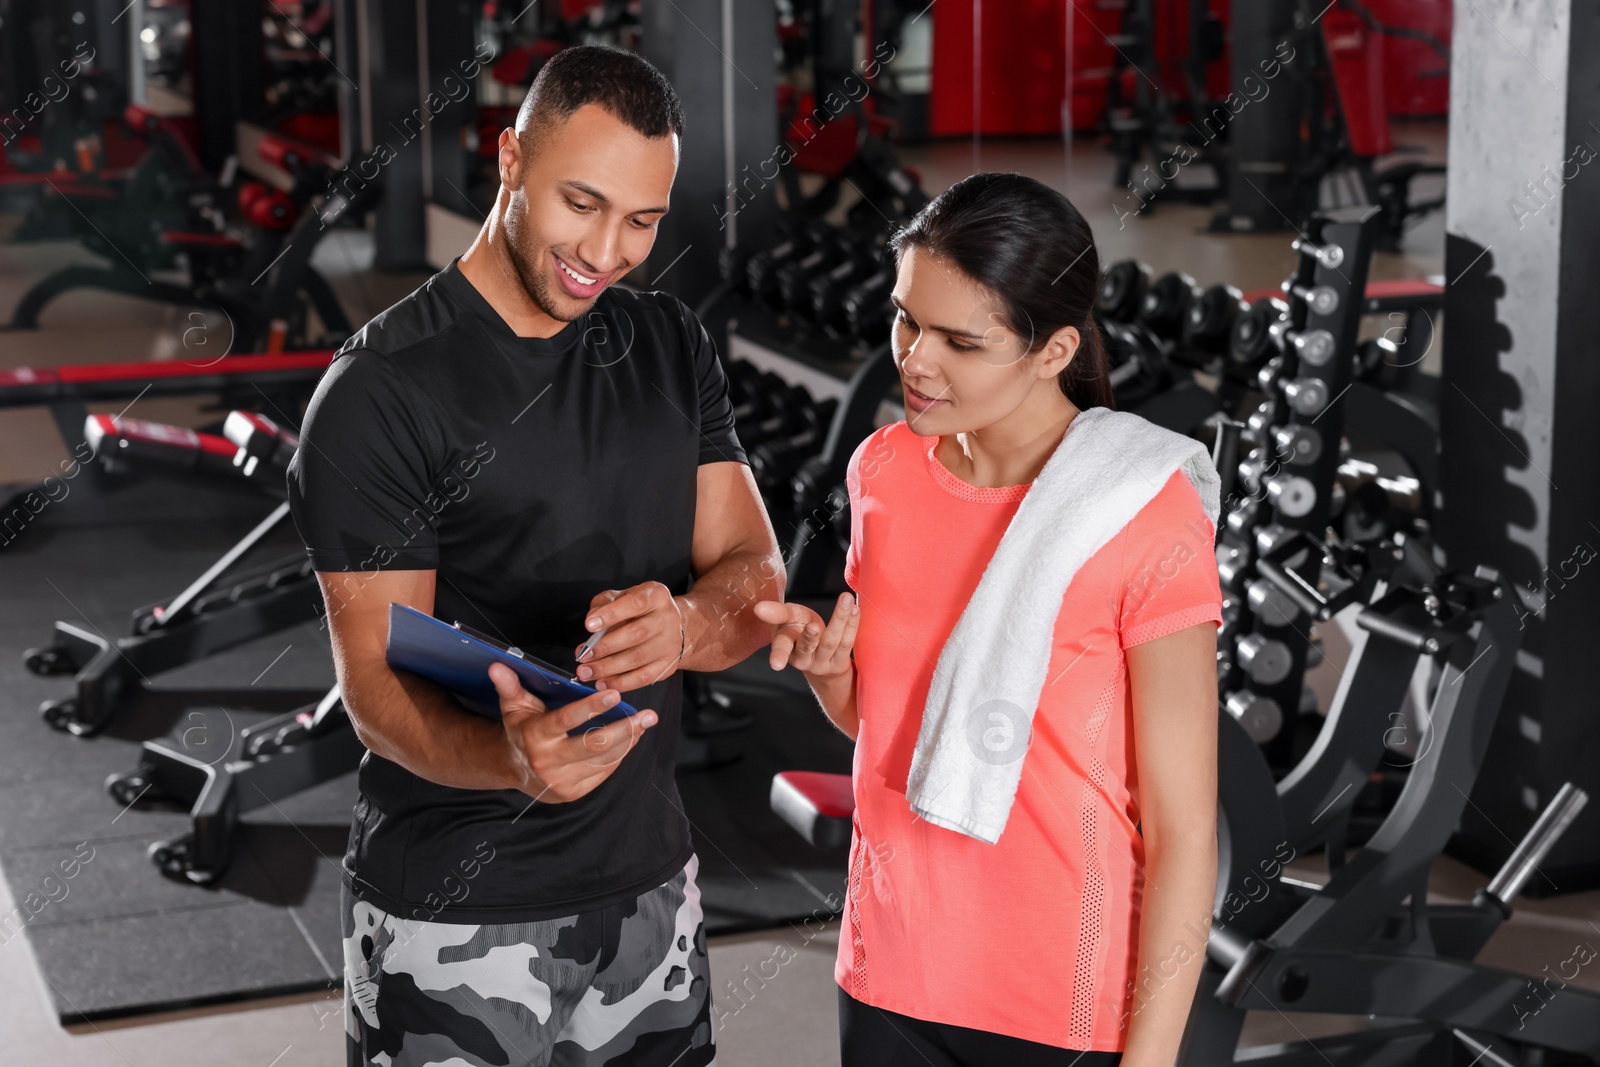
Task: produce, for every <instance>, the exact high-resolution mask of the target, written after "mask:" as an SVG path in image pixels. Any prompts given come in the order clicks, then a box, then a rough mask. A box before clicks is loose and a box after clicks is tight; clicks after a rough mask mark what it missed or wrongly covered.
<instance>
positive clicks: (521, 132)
mask: <svg viewBox="0 0 1600 1067" xmlns="http://www.w3.org/2000/svg"><path fill="white" fill-rule="evenodd" d="M585 104H599V105H600V106H601V107H603V108H605V109H606V110H607V111H608V112H610V113H611V114H612V115H615V116H616V117H617V119H619V120H620V121H621V122H622V123H623V124H625V125H626V126H628V127H629V128H630V129H633V130H637V131H638V132H639V133H641V134H643V135H644V136H646V137H650V138H656V137H665V136H667V135H668V134H672V133H675V134H677V135H678V136H679V137H682V136H683V105H682V104H680V103H679V102H678V94H677V93H676V92H675V91H674V90H673V88H672V83H671V82H669V81H667V79H666V76H665V75H664V74H662V73H661V72H660V71H659V70H657V69H656V68H655V67H654V66H652V65H651V64H650V61H649V60H647V59H645V58H644V57H643V56H640V55H638V54H636V53H634V52H629V51H627V50H626V49H622V48H613V47H611V46H610V45H603V44H583V45H574V46H572V47H571V48H563V49H562V50H561V51H559V52H557V53H556V54H555V55H553V56H551V57H550V59H549V60H547V61H546V62H545V64H544V66H543V67H541V68H539V76H538V77H536V78H534V79H533V85H532V86H530V87H529V89H528V95H527V96H526V97H525V98H524V99H523V101H522V107H521V109H520V110H519V111H518V113H517V130H518V138H519V140H521V142H522V152H523V154H524V155H526V156H528V157H529V158H532V156H533V154H534V153H535V152H536V151H537V150H538V146H539V140H540V138H541V137H542V136H543V135H544V133H545V132H546V131H547V130H549V128H550V127H551V126H553V125H556V124H557V123H561V122H565V121H566V120H567V119H568V118H569V117H570V116H571V115H572V113H573V112H574V111H576V110H578V109H579V108H580V107H582V106H583V105H585Z"/></svg>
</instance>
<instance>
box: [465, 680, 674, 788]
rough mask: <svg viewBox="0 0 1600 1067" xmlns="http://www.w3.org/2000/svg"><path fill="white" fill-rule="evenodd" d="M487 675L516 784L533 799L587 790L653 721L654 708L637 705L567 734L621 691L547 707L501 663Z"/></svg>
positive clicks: (606, 774) (605, 775)
mask: <svg viewBox="0 0 1600 1067" xmlns="http://www.w3.org/2000/svg"><path fill="white" fill-rule="evenodd" d="M489 680H490V681H492V682H494V688H495V691H496V692H497V693H499V694H500V716H501V719H502V720H503V722H504V723H505V730H506V738H507V739H508V740H509V741H510V742H511V751H512V758H513V761H514V763H515V765H516V767H517V769H518V770H519V771H520V772H521V777H522V782H521V783H520V784H519V785H518V788H519V789H521V790H522V792H524V793H526V794H528V795H529V796H530V797H532V798H533V799H534V800H539V801H544V802H546V803H551V804H559V803H565V802H567V801H569V800H577V799H578V798H579V797H581V796H584V795H586V794H587V793H589V791H590V790H592V789H594V788H595V787H596V786H598V785H599V784H600V783H601V782H603V781H605V780H606V779H607V778H609V777H611V772H612V771H614V770H616V768H617V764H619V763H621V762H622V757H623V756H626V755H627V754H628V751H629V750H630V749H631V748H633V743H634V742H635V741H636V740H638V738H639V737H640V736H641V735H642V734H643V733H644V731H645V730H647V729H649V728H650V727H651V726H654V725H655V723H656V713H655V712H654V711H650V710H648V709H643V708H641V709H640V710H639V713H638V714H637V715H630V716H628V717H627V718H625V719H620V720H618V721H617V722H614V723H610V724H608V725H606V726H601V727H598V728H596V729H593V730H590V731H588V732H587V733H581V734H577V735H576V736H573V737H568V736H567V731H568V730H570V729H572V728H573V727H575V726H578V725H581V724H582V723H583V722H585V721H587V720H589V719H591V718H593V717H594V716H596V715H599V714H600V713H601V712H603V711H606V710H607V709H608V708H611V707H614V706H615V705H616V703H617V701H619V700H620V699H622V692H621V690H619V689H606V690H603V691H601V692H598V693H595V694H593V695H591V696H587V697H584V698H583V699H582V700H575V701H573V702H572V703H571V704H568V705H566V706H565V707H560V708H557V709H556V710H554V711H546V710H545V705H544V701H542V700H540V699H539V698H538V697H536V696H534V695H533V694H532V693H530V692H528V691H527V690H526V689H524V688H522V682H521V680H520V679H518V678H517V675H516V672H515V671H513V670H512V669H511V668H510V667H507V666H506V665H505V664H503V663H494V664H490V666H489Z"/></svg>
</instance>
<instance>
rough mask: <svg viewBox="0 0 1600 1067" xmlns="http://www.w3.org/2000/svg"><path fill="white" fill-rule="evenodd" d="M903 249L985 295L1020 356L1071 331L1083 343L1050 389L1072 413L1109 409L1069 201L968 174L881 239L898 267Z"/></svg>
mask: <svg viewBox="0 0 1600 1067" xmlns="http://www.w3.org/2000/svg"><path fill="white" fill-rule="evenodd" d="M907 246H915V247H917V248H920V249H922V250H923V251H925V252H927V253H929V254H930V255H934V256H938V257H940V258H941V259H945V260H948V261H949V262H950V263H952V264H954V265H955V266H956V267H957V268H959V269H960V270H961V272H962V273H964V274H966V275H967V276H968V277H970V278H971V279H972V280H973V281H975V282H977V283H978V284H979V285H981V286H983V287H984V288H985V289H987V290H988V291H989V292H991V293H993V294H994V297H995V299H996V300H998V301H999V302H1000V306H1001V307H1002V308H1003V309H1004V310H1003V311H1002V313H1001V314H1002V318H1003V319H1004V320H1005V325H1006V327H1007V328H1008V329H1010V330H1011V331H1012V332H1014V333H1016V334H1017V335H1018V336H1019V337H1023V338H1026V339H1027V340H1026V342H1025V343H1026V344H1027V346H1028V348H1027V351H1026V352H1025V353H1024V355H1032V354H1033V353H1034V352H1036V351H1038V350H1039V349H1041V348H1043V347H1044V345H1045V343H1046V342H1047V341H1048V340H1049V339H1050V337H1051V336H1052V335H1053V334H1055V332H1056V331H1057V330H1059V329H1061V328H1062V327H1064V326H1076V327H1077V329H1078V335H1079V337H1080V338H1081V339H1082V343H1081V344H1079V346H1078V350H1077V352H1076V353H1075V354H1074V355H1073V357H1072V362H1070V363H1068V364H1067V366H1066V369H1064V370H1063V371H1062V372H1061V374H1060V375H1059V376H1058V377H1057V378H1056V382H1057V384H1059V385H1060V386H1061V391H1062V392H1063V393H1065V394H1066V396H1067V399H1069V400H1071V401H1072V402H1073V404H1074V405H1076V406H1077V407H1079V408H1092V407H1105V408H1114V407H1116V399H1115V397H1114V395H1113V393H1112V390H1111V377H1110V375H1111V364H1110V361H1109V360H1108V359H1107V357H1106V349H1105V343H1104V341H1103V340H1102V339H1101V337H1100V330H1099V327H1098V326H1096V325H1095V321H1094V297H1095V293H1096V291H1097V290H1098V289H1099V286H1100V256H1099V254H1098V253H1097V252H1096V251H1095V247H1094V234H1093V233H1092V232H1091V231H1090V229H1089V224H1088V223H1087V222H1086V221H1084V218H1083V216H1082V215H1080V214H1079V213H1078V209H1077V208H1075V207H1073V206H1072V201H1070V200H1068V199H1067V198H1066V197H1064V196H1062V195H1061V194H1060V193H1058V192H1056V191H1055V190H1054V189H1052V188H1050V187H1049V186H1048V185H1045V184H1044V183H1043V182H1040V181H1036V180H1034V179H1033V178H1029V177H1026V176H1025V175H1021V174H999V173H994V172H986V173H982V174H973V175H971V176H969V177H966V178H962V179H961V180H960V181H958V182H956V183H955V184H954V185H952V186H951V187H950V188H948V189H946V190H945V191H944V192H942V193H940V194H939V195H938V196H936V197H935V198H934V199H933V202H932V203H930V204H929V205H928V206H927V207H925V208H923V209H922V210H921V211H919V212H917V215H916V217H915V218H913V219H912V220H911V222H910V223H909V224H908V225H906V226H905V228H903V229H901V230H899V231H898V232H896V233H895V235H894V236H893V237H892V238H890V240H889V247H890V248H891V249H893V251H894V256H895V263H896V264H897V265H898V263H899V262H900V258H901V256H902V255H903V254H904V250H905V248H906V247H907Z"/></svg>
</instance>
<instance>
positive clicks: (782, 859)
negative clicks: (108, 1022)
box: [0, 480, 850, 1023]
mask: <svg viewBox="0 0 1600 1067" xmlns="http://www.w3.org/2000/svg"><path fill="white" fill-rule="evenodd" d="M86 496H87V494H77V496H76V497H75V496H74V495H73V494H72V493H69V494H68V495H67V496H66V497H64V498H62V499H61V500H59V501H56V502H52V503H51V504H49V505H48V506H47V507H46V508H45V509H44V510H43V511H42V512H41V513H40V514H39V516H38V517H37V518H36V519H35V520H34V523H33V524H32V525H31V526H30V527H29V529H28V530H27V531H26V532H25V533H24V534H23V535H22V536H21V537H19V538H18V539H17V540H16V541H15V542H13V543H12V544H11V545H9V546H8V547H7V548H6V550H5V551H4V552H0V589H4V590H5V591H6V596H5V599H6V603H7V606H8V610H7V611H6V612H5V613H4V615H3V617H0V867H3V870H4V873H5V877H6V880H7V882H8V883H9V887H10V889H11V893H12V896H13V897H14V899H15V900H16V901H17V903H18V905H19V906H22V907H23V908H24V909H25V911H26V912H29V913H33V914H32V916H31V918H30V919H29V921H27V922H26V924H25V926H24V927H23V931H24V932H23V934H22V935H21V936H26V937H27V938H28V939H29V941H30V942H31V945H32V948H33V952H34V955H35V957H36V958H37V960H38V966H39V970H40V972H41V974H42V976H43V979H44V983H45V985H46V986H47V988H48V990H49V993H50V996H51V999H52V1000H53V1002H54V1007H55V1010H56V1013H57V1015H58V1016H59V1017H60V1019H61V1021H62V1022H63V1023H68V1022H79V1021H86V1020H96V1019H103V1018H107V1017H112V1016H118V1015H126V1014H133V1013H141V1012H149V1011H157V1010H163V1009H171V1008H176V1007H182V1006H192V1005H198V1004H205V1003H215V1002H221V1001H228V1000H235V999H242V998H254V997H262V996H270V995H273V994H279V993H288V992H296V991H306V990H314V989H325V988H333V987H335V986H336V985H337V983H338V981H339V973H340V969H341V966H342V951H341V948H340V942H339V929H338V907H337V901H338V894H339V857H340V856H341V855H342V854H343V851H344V845H345V837H346V833H347V831H348V827H349V820H350V811H351V806H352V804H353V803H354V800H355V775H354V773H351V774H346V775H344V776H342V777H340V778H337V779H335V780H332V781H329V782H326V783H323V784H322V785H320V786H317V787H316V788H314V789H311V790H309V791H307V792H304V793H301V794H298V795H295V796H292V797H288V798H285V799H283V800H281V801H278V802H276V803H274V804H271V805H269V806H266V807H263V808H260V809H257V810H256V811H254V812H250V813H248V814H246V815H245V816H244V820H243V821H244V826H243V827H242V830H241V833H240V834H239V836H238V838H237V840H236V843H235V847H234V858H233V862H232V864H231V865H230V867H229V869H228V871H227V873H226V874H225V875H224V876H223V877H222V878H221V879H220V880H219V881H218V882H217V883H216V884H213V885H209V886H198V885H194V884H191V883H189V882H188V881H187V880H184V879H181V878H175V877H171V876H166V875H163V874H162V873H161V872H160V871H159V870H158V869H157V868H156V867H155V865H154V864H152V863H151V862H150V860H149V859H148V858H147V856H146V849H147V847H148V845H149V844H150V843H151V842H153V841H157V840H162V839H165V838H168V837H171V836H174V835H176V834H179V833H182V832H184V831H185V830H186V829H187V828H188V816H187V813H186V812H185V811H181V810H177V809H175V808H173V807H171V806H169V805H161V804H155V803H150V802H148V801H145V800H141V801H139V802H137V803H135V804H134V805H133V806H131V807H127V808H124V807H123V806H122V805H120V804H118V803H117V802H116V801H114V800H113V799H112V798H111V796H110V795H109V794H108V793H107V791H106V789H105V787H104V782H105V779H106V778H107V776H108V775H111V774H114V773H121V772H126V771H129V770H131V769H132V768H133V767H134V766H135V765H136V764H137V762H138V755H139V745H140V742H142V741H143V740H145V739H147V738H152V737H158V736H161V735H164V734H165V735H170V736H174V737H180V738H181V739H182V743H183V745H184V747H185V750H186V751H187V752H189V753H190V754H192V755H194V756H196V758H199V759H201V760H204V761H206V762H213V761H220V760H222V759H224V758H228V755H227V754H228V753H229V752H230V749H231V750H237V748H238V734H239V731H240V730H241V729H243V728H244V727H246V726H249V725H250V724H251V723H254V722H258V721H260V720H261V719H264V718H266V717H268V716H269V715H271V714H276V713H280V712H283V711H288V710H291V709H293V708H297V707H300V706H303V705H305V704H307V703H310V702H313V701H315V700H317V699H318V698H319V697H320V696H321V695H322V694H323V693H324V692H325V691H326V689H327V688H328V687H329V686H330V685H331V684H332V683H333V680H334V679H333V665H332V661H331V659H330V656H329V649H328V645H327V638H326V635H325V634H324V633H322V632H321V631H320V630H319V629H318V626H317V624H316V623H315V622H308V623H305V624H303V625H301V626H298V627H295V628H293V629H290V630H285V631H282V632H280V633H277V634H273V635H271V636H268V637H264V638H261V639H259V640H257V641H254V642H251V643H249V644H247V645H244V646H241V647H239V648H236V649H233V650H231V651H229V652H225V653H222V654H220V655H217V656H214V657H212V658H210V659H208V660H204V661H201V662H199V663H195V664H192V665H189V666H186V667H183V668H180V669H178V670H175V671H171V672H168V673H166V674H162V675H157V676H155V677H153V678H150V679H148V681H147V682H146V684H144V685H143V686H141V687H140V688H139V690H138V691H136V692H135V693H133V694H132V695H131V696H130V698H129V699H128V700H127V701H126V702H125V704H124V705H123V707H122V710H121V711H120V712H119V713H118V714H117V715H116V716H115V717H114V718H113V719H112V720H111V721H110V722H109V723H108V725H107V727H106V729H105V730H104V731H103V732H102V733H100V734H99V735H97V736H95V737H92V738H79V737H75V736H72V735H70V734H66V733H59V732H57V731H55V730H53V729H51V728H50V727H49V726H48V725H46V724H45V722H44V721H43V720H42V719H41V718H40V717H39V715H38V714H37V708H38V706H39V704H40V702H41V701H43V700H45V699H47V698H58V697H63V696H66V695H68V694H69V693H70V692H71V691H72V680H71V678H70V677H38V676H35V675H34V674H32V673H30V672H29V671H27V670H26V669H25V668H24V666H23V663H22V651H23V650H24V649H25V648H27V647H30V646H38V645H43V644H47V643H48V639H49V635H50V632H51V627H52V625H53V623H54V622H55V620H57V619H62V620H66V621H72V622H76V623H77V624H78V625H80V626H83V627H85V628H87V629H90V630H93V631H98V632H99V633H101V634H103V635H105V636H106V637H108V638H111V639H115V638H116V637H118V636H123V635H125V634H126V633H127V632H128V624H129V616H130V613H131V611H132V610H133V609H134V608H136V607H138V606H140V605H146V604H151V603H155V602H157V601H158V600H160V599H162V598H164V597H170V596H172V595H174V594H175V593H176V592H177V591H178V590H180V589H182V588H183V587H184V586H185V585H187V584H188V582H189V581H190V580H191V579H192V578H193V577H194V576H195V575H197V574H199V573H200V572H201V571H202V570H204V569H205V567H207V566H209V565H210V564H211V563H212V562H213V561H214V560H215V559H216V558H217V557H218V556H220V555H221V553H222V552H223V551H224V550H226V548H227V547H228V546H229V545H230V544H231V543H232V542H233V541H234V540H235V539H236V538H238V537H239V536H241V535H243V534H244V533H245V532H247V531H248V530H249V529H250V528H251V527H252V526H253V525H255V523H257V522H258V521H259V520H260V519H261V518H262V517H263V516H264V515H265V514H266V513H267V512H268V511H269V510H271V507H272V502H271V501H269V500H267V499H266V498H265V497H263V496H261V495H260V494H258V493H254V492H236V491H232V490H214V489H210V488H203V487H199V486H197V485H195V484H194V483H183V482H176V481H154V480H152V481H145V482H140V483H136V484H134V485H131V486H129V487H127V488H125V489H122V490H120V491H118V492H117V493H115V494H114V495H112V496H111V497H109V503H110V505H111V506H110V507H109V508H100V507H97V506H95V504H94V502H93V501H91V500H88V499H85V497H86ZM296 551H299V545H298V542H297V540H296V539H295V536H294V533H293V530H292V529H280V530H279V531H277V533H276V534H275V535H274V540H273V541H271V542H269V543H268V544H265V545H262V546H261V547H260V548H259V549H258V550H257V554H256V555H254V556H252V557H251V559H257V560H270V559H272V558H275V557H276V556H278V555H288V554H291V553H294V552H296ZM247 562H248V561H247ZM792 673H793V672H786V673H785V675H782V676H779V675H775V674H774V672H772V671H771V670H770V668H768V667H767V666H766V661H765V659H764V658H763V657H760V656H757V657H753V658H752V659H751V660H748V661H746V663H744V664H742V665H740V667H739V668H736V669H735V671H734V672H730V673H729V674H728V675H727V676H726V680H725V682H724V683H723V685H722V689H723V691H725V692H727V693H728V694H729V695H730V696H731V697H733V699H734V701H735V706H737V707H742V708H748V709H749V710H750V711H752V712H753V713H754V715H753V720H754V722H753V726H752V727H751V728H750V729H749V730H746V731H744V732H742V733H739V734H734V735H731V736H730V738H729V740H730V741H732V743H734V744H737V745H738V746H739V747H740V748H741V749H742V750H743V756H742V758H741V759H739V760H737V761H736V762H733V763H730V764H727V765H725V766H722V767H718V768H716V769H713V770H709V771H701V772H693V773H686V774H684V775H682V776H681V782H680V786H681V790H682V796H683V801H684V805H685V810H686V813H687V814H688V816H689V819H690V821H691V823H692V824H693V827H694V830H693V833H694V839H695V844H696V848H697V851H698V853H699V856H700V862H701V875H700V883H701V886H702V889H703V891H704V900H705V909H706V917H707V931H708V933H728V932H733V931H738V930H750V929H758V928H764V927H772V926H778V925H781V924H783V923H784V922H786V921H791V920H798V919H802V918H806V917H809V916H811V915H812V914H813V913H817V914H819V915H826V914H829V913H830V909H829V908H828V906H827V904H826V903H825V899H824V898H828V897H830V896H831V895H833V894H838V896H836V897H834V898H833V899H835V900H838V899H842V897H843V890H844V877H843V873H844V866H845V865H844V862H843V858H842V856H840V855H837V854H829V853H824V852H821V851H818V850H816V849H813V848H812V847H811V846H810V845H808V844H806V843H805V842H804V841H802V840H801V839H800V838H799V837H798V835H796V834H795V833H794V832H793V831H791V830H790V829H789V828H788V827H787V826H785V825H784V824H782V823H781V822H780V821H778V819H777V818H776V817H775V816H773V815H772V813H771V811H770V810H769V808H768V806H767V789H768V787H769V784H770V782H771V777H772V775H773V773H775V772H776V771H778V770H783V769H787V768H791V767H794V768H806V769H815V770H834V771H845V772H848V770H849V769H850V746H849V744H848V742H847V741H845V740H844V738H843V737H842V736H840V735H838V734H837V733H836V732H835V731H833V730H832V728H831V727H829V726H828V725H827V723H826V722H825V721H824V720H823V719H822V716H821V714H820V712H818V711H817V709H816V706H815V703H814V702H813V701H812V700H811V698H810V696H809V694H808V693H806V692H804V691H802V690H801V689H800V688H798V687H797V686H795V685H793V684H792V683H791V681H790V679H789V678H788V675H789V674H792ZM763 674H764V675H766V677H763ZM741 679H747V680H748V682H753V683H755V684H756V685H759V687H760V688H759V689H757V688H754V687H753V686H752V685H751V684H748V683H742V682H741ZM802 684H803V683H802ZM778 687H782V688H778ZM780 738H781V740H782V745H781V751H780V746H779V744H778V740H779V739H780ZM63 863H65V864H66V866H65V867H63V866H62V864H63ZM66 870H71V871H72V872H73V873H72V876H71V877H63V872H64V871H66ZM14 936H18V931H17V927H16V925H15V924H14V923H11V924H5V925H0V938H6V939H9V938H10V937H14Z"/></svg>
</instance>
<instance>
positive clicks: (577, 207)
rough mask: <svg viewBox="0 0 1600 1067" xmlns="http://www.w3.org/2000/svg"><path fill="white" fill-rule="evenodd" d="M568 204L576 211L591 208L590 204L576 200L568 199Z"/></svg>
mask: <svg viewBox="0 0 1600 1067" xmlns="http://www.w3.org/2000/svg"><path fill="white" fill-rule="evenodd" d="M567 205H568V206H569V207H571V208H572V210H574V211H588V210H590V208H589V205H588V204H580V203H578V202H577V201H576V200H568V201H567Z"/></svg>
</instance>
